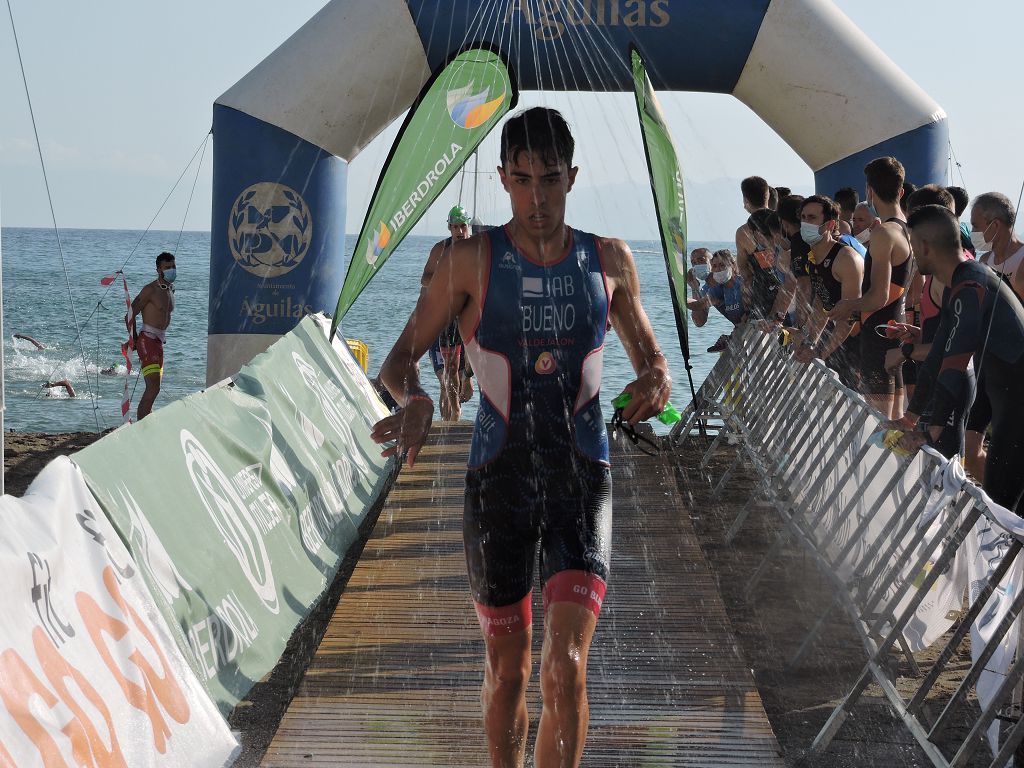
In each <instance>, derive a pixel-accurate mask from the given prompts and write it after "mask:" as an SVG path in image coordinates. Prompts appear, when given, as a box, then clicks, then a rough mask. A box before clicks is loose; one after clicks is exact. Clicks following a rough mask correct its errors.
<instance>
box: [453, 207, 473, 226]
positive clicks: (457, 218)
mask: <svg viewBox="0 0 1024 768" xmlns="http://www.w3.org/2000/svg"><path fill="white" fill-rule="evenodd" d="M469 221H470V216H469V213H467V212H466V209H465V208H463V207H462V206H461V205H456V206H454V207H452V209H451V210H450V211H448V223H449V224H469Z"/></svg>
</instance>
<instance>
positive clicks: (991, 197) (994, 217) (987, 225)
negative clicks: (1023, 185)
mask: <svg viewBox="0 0 1024 768" xmlns="http://www.w3.org/2000/svg"><path fill="white" fill-rule="evenodd" d="M970 218H971V241H972V244H973V245H974V249H975V253H976V254H977V258H978V261H979V262H981V263H982V264H984V265H985V266H987V267H990V268H991V269H992V270H993V271H994V272H995V273H996V274H998V275H999V276H1000V277H1001V278H1002V279H1003V280H1004V281H1005V282H1006V283H1007V284H1008V285H1009V286H1010V288H1011V289H1012V290H1013V292H1014V293H1015V294H1016V296H1017V298H1018V299H1019V298H1021V297H1022V296H1024V267H1022V264H1024V243H1022V242H1021V240H1020V239H1019V238H1018V237H1017V233H1016V232H1015V231H1014V224H1015V223H1016V220H1017V211H1016V209H1015V208H1014V206H1013V203H1012V202H1010V199H1009V198H1008V197H1007V196H1006V195H1003V194H1000V193H999V192H986V193H985V194H982V195H978V197H976V198H975V200H974V204H973V205H972V206H971V217H970ZM977 375H978V385H977V388H978V393H977V395H975V398H974V404H973V405H972V406H971V412H970V415H969V416H968V417H967V437H966V445H967V447H966V454H965V456H964V465H965V466H966V467H967V470H968V471H969V472H970V473H971V474H972V475H974V476H975V477H976V478H978V479H979V480H981V481H982V482H984V480H985V475H986V473H987V472H988V461H987V457H986V451H985V433H986V432H987V431H988V428H989V425H990V424H991V423H992V403H991V402H990V401H989V397H988V387H987V386H986V382H985V380H984V372H983V371H977Z"/></svg>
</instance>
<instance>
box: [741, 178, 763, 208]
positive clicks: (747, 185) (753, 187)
mask: <svg viewBox="0 0 1024 768" xmlns="http://www.w3.org/2000/svg"><path fill="white" fill-rule="evenodd" d="M740 192H742V193H743V197H744V198H745V199H746V201H747V202H748V203H750V204H752V205H759V206H761V207H762V208H764V207H765V206H766V205H768V197H769V193H768V182H767V181H765V180H764V179H762V178H761V177H760V176H748V177H747V178H745V179H744V180H743V181H741V182H740Z"/></svg>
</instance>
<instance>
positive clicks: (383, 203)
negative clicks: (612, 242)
mask: <svg viewBox="0 0 1024 768" xmlns="http://www.w3.org/2000/svg"><path fill="white" fill-rule="evenodd" d="M517 98H518V96H517V93H516V91H515V87H514V86H513V84H512V81H511V78H510V76H509V73H508V69H507V68H506V66H505V63H504V62H503V61H502V59H501V57H500V56H499V55H498V54H496V53H493V52H491V51H488V50H484V49H480V48H474V49H472V50H468V51H463V52H462V53H460V54H459V55H458V56H456V57H455V58H454V59H452V61H450V62H449V63H448V65H447V66H446V67H445V68H444V69H442V70H441V71H440V72H438V73H437V74H436V75H435V76H434V77H433V78H431V80H430V81H428V82H427V84H426V85H425V86H424V87H423V91H422V93H421V94H420V96H419V98H418V99H417V100H416V103H415V104H414V105H413V106H412V109H410V110H409V115H408V117H407V118H406V120H405V124H404V125H403V126H402V130H401V131H399V133H398V137H397V138H396V139H395V143H394V145H392V147H391V154H390V155H389V156H388V159H387V162H385V163H384V170H383V171H382V172H381V175H380V178H379V179H378V180H377V188H376V189H375V190H374V193H373V198H372V199H371V201H370V207H369V210H368V211H367V214H366V219H365V220H364V221H363V228H362V229H361V230H360V232H359V238H358V239H357V240H356V246H355V250H354V251H353V253H352V262H351V264H350V265H349V268H348V273H347V274H346V275H345V283H344V285H342V288H341V295H340V296H339V297H338V307H337V310H336V311H335V313H334V321H333V324H332V326H331V338H333V337H334V334H335V332H336V330H337V328H338V324H339V323H340V322H341V319H342V318H343V317H344V316H345V313H346V312H348V310H349V308H350V307H351V306H352V304H353V303H354V302H355V300H356V298H357V297H358V296H359V294H360V293H362V291H363V288H365V287H366V284H367V283H369V282H370V280H371V278H373V276H374V275H375V274H376V273H377V272H378V271H379V270H380V268H381V267H382V266H383V265H384V262H385V261H387V258H388V257H389V256H390V255H391V254H392V252H393V251H394V250H395V248H397V247H398V244H399V243H401V242H402V240H403V239H404V238H405V236H406V235H408V234H409V232H410V230H411V229H412V228H413V226H415V224H416V222H417V221H419V220H420V218H421V217H422V216H423V214H424V213H425V212H426V210H427V209H428V208H429V207H430V205H431V203H433V202H434V200H436V199H437V197H438V195H440V194H441V192H442V191H443V190H444V188H445V187H446V186H448V183H449V182H450V181H451V180H452V179H453V178H455V174H456V173H457V172H458V171H459V169H460V168H461V167H462V166H463V165H464V164H465V162H466V160H468V159H469V156H470V155H472V154H473V151H474V150H475V149H476V148H477V146H479V144H480V142H481V141H483V139H484V137H485V136H486V135H487V134H488V133H490V131H491V129H492V128H493V127H494V126H495V125H496V124H497V123H498V121H499V120H501V118H502V117H503V116H504V115H505V114H506V113H507V112H508V111H509V109H511V108H512V107H513V106H514V105H515V103H516V100H517Z"/></svg>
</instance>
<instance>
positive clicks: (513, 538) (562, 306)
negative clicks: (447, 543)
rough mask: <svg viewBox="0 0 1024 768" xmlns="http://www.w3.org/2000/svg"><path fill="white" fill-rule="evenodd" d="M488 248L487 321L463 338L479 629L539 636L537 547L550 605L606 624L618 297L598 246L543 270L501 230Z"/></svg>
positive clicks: (596, 242) (469, 551) (587, 245)
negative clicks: (530, 631) (474, 405)
mask: <svg viewBox="0 0 1024 768" xmlns="http://www.w3.org/2000/svg"><path fill="white" fill-rule="evenodd" d="M484 236H485V237H486V238H487V243H488V245H489V246H490V268H489V271H488V276H487V284H486V290H485V294H484V299H483V301H482V307H481V313H480V319H479V323H478V325H477V326H476V328H475V329H473V330H472V332H471V333H464V334H463V339H464V342H465V347H466V354H467V356H468V357H469V360H470V363H471V364H472V366H473V369H474V371H475V373H476V376H477V381H478V383H479V388H480V393H481V396H480V408H479V411H478V413H477V418H476V424H475V428H474V430H473V439H472V443H471V446H470V457H469V470H468V472H467V475H466V499H465V509H464V514H463V539H464V543H465V548H466V562H467V566H468V572H469V581H470V588H471V590H472V593H473V600H474V602H475V604H476V609H477V616H478V618H479V620H480V624H481V627H482V628H483V630H484V632H485V633H487V634H489V635H495V634H511V633H513V632H517V631H521V630H523V629H524V628H526V627H527V626H529V624H530V621H531V609H530V594H531V591H532V588H533V571H534V560H535V557H536V553H537V550H538V543H539V545H540V546H539V550H540V576H541V581H542V585H543V595H544V601H545V604H548V603H551V602H559V601H571V602H576V603H578V604H580V605H583V606H584V607H586V608H588V609H589V610H591V611H593V613H594V614H595V615H597V614H598V613H599V611H600V608H601V602H602V601H603V599H604V593H605V584H606V581H607V578H608V563H609V558H610V555H611V472H610V469H609V464H608V436H607V432H606V430H605V424H604V417H603V415H602V412H601V404H600V398H599V395H600V385H601V368H602V359H603V352H604V337H605V331H606V328H607V322H608V312H609V302H610V296H611V294H610V291H609V289H608V284H607V279H606V276H605V273H604V269H603V267H602V265H601V257H600V250H601V240H600V238H597V237H595V236H594V235H591V234H587V233H584V232H579V231H577V230H570V235H569V243H568V246H567V247H566V249H565V252H564V254H563V255H562V257H561V259H559V260H558V261H556V262H554V263H551V264H547V265H542V264H538V263H536V262H533V261H531V260H530V259H529V258H527V257H526V256H525V255H524V254H523V253H522V252H521V251H520V250H519V248H517V247H516V244H515V243H514V242H513V240H512V238H511V237H510V235H509V233H508V231H507V229H505V228H501V229H493V230H490V231H489V232H487V233H486V234H485V235H484ZM464 330H468V328H464Z"/></svg>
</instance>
